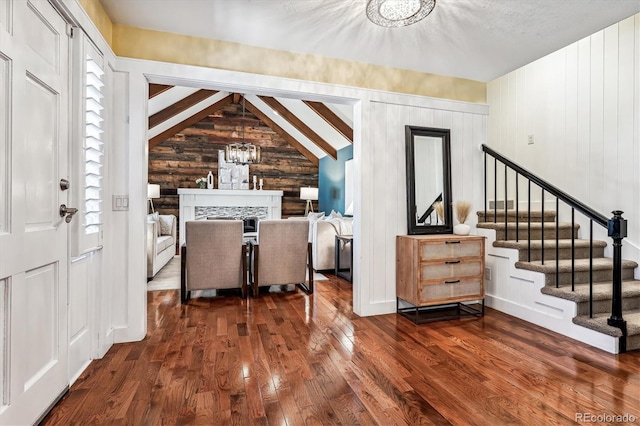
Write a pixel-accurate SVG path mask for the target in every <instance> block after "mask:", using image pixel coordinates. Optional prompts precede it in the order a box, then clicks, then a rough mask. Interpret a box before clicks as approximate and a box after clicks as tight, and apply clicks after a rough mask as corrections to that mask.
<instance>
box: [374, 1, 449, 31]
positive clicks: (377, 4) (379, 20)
mask: <svg viewBox="0 0 640 426" xmlns="http://www.w3.org/2000/svg"><path fill="white" fill-rule="evenodd" d="M435 6H436V0H368V2H367V18H369V20H370V21H371V22H373V23H374V24H377V25H380V26H381V27H404V26H407V25H411V24H415V23H416V22H418V21H420V20H422V19H424V18H425V17H427V15H429V14H430V13H431V11H432V10H433V8H434V7H435Z"/></svg>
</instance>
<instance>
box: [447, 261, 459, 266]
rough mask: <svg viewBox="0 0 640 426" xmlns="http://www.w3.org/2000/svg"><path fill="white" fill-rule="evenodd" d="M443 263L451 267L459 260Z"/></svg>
mask: <svg viewBox="0 0 640 426" xmlns="http://www.w3.org/2000/svg"><path fill="white" fill-rule="evenodd" d="M444 263H445V264H447V265H453V264H455V263H460V261H459V260H447V261H446V262H444Z"/></svg>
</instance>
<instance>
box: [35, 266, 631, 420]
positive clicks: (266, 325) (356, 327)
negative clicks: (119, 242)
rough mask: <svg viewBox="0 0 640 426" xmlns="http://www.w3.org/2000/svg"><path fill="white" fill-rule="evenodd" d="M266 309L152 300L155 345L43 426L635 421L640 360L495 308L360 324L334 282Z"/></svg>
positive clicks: (253, 302)
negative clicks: (470, 314) (426, 319)
mask: <svg viewBox="0 0 640 426" xmlns="http://www.w3.org/2000/svg"><path fill="white" fill-rule="evenodd" d="M327 276H328V278H329V279H328V280H326V281H318V282H316V289H315V292H314V294H313V295H308V294H306V293H304V292H302V291H301V290H299V289H294V288H293V287H291V286H288V287H286V288H285V289H279V288H278V287H272V288H271V290H270V291H269V292H267V291H266V290H263V291H261V294H260V297H259V298H257V299H252V298H249V299H247V300H243V299H240V298H239V297H237V296H234V295H229V296H224V297H213V298H207V297H194V298H192V299H191V301H190V302H189V304H187V305H182V304H181V303H180V300H179V294H178V292H177V291H156V292H149V293H148V294H147V301H148V309H147V315H148V318H147V319H148V322H147V325H148V329H147V336H146V338H145V339H144V340H142V341H140V342H133V343H126V344H117V345H114V346H113V347H112V348H111V349H110V350H109V352H108V353H107V354H106V355H105V356H104V358H103V359H100V360H95V361H94V362H93V363H92V364H91V365H90V366H89V367H88V368H87V370H86V371H85V372H84V373H83V374H82V375H81V376H80V377H79V378H78V379H77V380H76V382H75V383H74V385H73V386H72V387H71V389H70V391H69V392H68V393H67V395H66V396H65V397H64V398H63V399H62V400H61V401H60V402H59V403H58V404H57V405H56V407H54V408H53V409H52V411H51V412H50V413H49V415H48V416H47V417H46V418H45V419H44V421H43V422H42V424H43V425H67V424H96V425H103V424H135V425H160V424H189V425H192V424H195V425H231V424H239V425H243V424H246V425H303V424H318V425H320V424H321V425H323V426H326V425H333V424H342V425H351V424H361V425H383V426H386V425H418V424H425V425H450V424H453V425H492V426H493V425H497V424H522V425H530V424H536V425H537V424H540V425H542V424H544V425H569V424H575V423H576V422H577V417H576V416H577V415H578V413H590V414H593V415H599V414H600V415H601V414H607V415H621V416H622V415H625V414H626V415H632V416H635V418H636V419H640V352H632V353H627V354H622V355H611V354H608V353H605V352H603V351H600V350H598V349H594V348H591V347H588V346H587V345H584V344H582V343H580V342H576V341H574V340H572V339H569V338H566V337H563V336H560V335H558V334H556V333H553V332H551V331H549V330H545V329H541V328H539V327H537V326H535V325H532V324H529V323H526V322H524V321H521V320H518V319H515V318H513V317H510V316H509V315H506V314H503V313H501V312H498V311H495V310H492V309H490V308H487V309H486V315H485V316H484V317H481V318H470V319H464V320H451V321H439V322H434V323H428V324H421V325H416V324H414V323H412V322H411V321H409V320H407V319H406V318H404V317H401V316H398V315H396V314H387V315H379V316H372V317H362V318H361V317H358V316H357V315H355V314H354V313H353V311H352V309H351V302H350V301H351V297H352V292H351V284H350V283H348V282H347V281H345V280H342V279H340V278H337V277H334V276H332V275H329V274H327Z"/></svg>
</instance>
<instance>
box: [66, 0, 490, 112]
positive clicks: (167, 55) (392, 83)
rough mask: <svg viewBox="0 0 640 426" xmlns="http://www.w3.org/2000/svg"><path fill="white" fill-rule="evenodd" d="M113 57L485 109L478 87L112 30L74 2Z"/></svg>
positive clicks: (97, 7) (88, 5)
mask: <svg viewBox="0 0 640 426" xmlns="http://www.w3.org/2000/svg"><path fill="white" fill-rule="evenodd" d="M79 2H80V4H81V5H82V7H83V8H84V9H85V10H86V11H87V14H88V15H89V17H90V18H91V19H92V20H93V22H94V23H95V24H96V26H97V27H98V29H99V30H100V32H101V33H102V35H103V36H104V37H105V39H106V40H107V41H108V42H109V44H110V46H111V48H112V49H113V51H114V52H115V54H116V55H118V56H121V57H127V58H136V59H148V60H153V61H161V62H170V63H176V64H184V65H196V66H202V67H209V68H218V69H225V70H231V71H241V72H248V73H254V74H264V75H271V76H276V77H285V78H293V79H300V80H307V81H317V82H322V83H329V84H338V85H344V86H354V87H362V88H366V89H374V90H384V91H389V92H399V93H408V94H415V95H421V96H431V97H435V98H444V99H454V100H460V101H467V102H477V103H486V99H487V96H486V92H487V85H486V83H482V82H479V81H473V80H466V79H461V78H454V77H446V76H441V75H436V74H427V73H421V72H416V71H409V70H404V69H399V68H390V67H382V66H379V65H371V64H366V63H363V62H353V61H345V60H342V59H334V58H329V57H325V56H318V55H306V54H297V53H291V52H286V51H283V50H275V49H266V48H261V47H253V46H247V45H243V44H238V43H231V42H226V41H220V40H213V39H206V38H200V37H193V36H186V35H180V34H174V33H166V32H160V31H152V30H147V29H142V28H135V27H129V26H124V25H118V24H112V22H111V20H110V19H109V17H108V16H107V14H106V13H105V11H104V9H103V8H102V5H101V4H100V2H99V1H98V0H79Z"/></svg>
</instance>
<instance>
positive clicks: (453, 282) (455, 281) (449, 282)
mask: <svg viewBox="0 0 640 426" xmlns="http://www.w3.org/2000/svg"><path fill="white" fill-rule="evenodd" d="M459 282H460V280H453V281H445V282H444V283H445V284H455V283H459Z"/></svg>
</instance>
